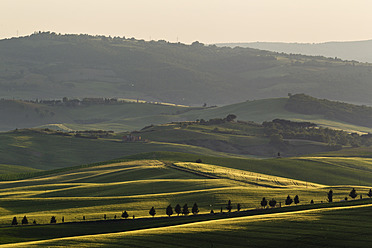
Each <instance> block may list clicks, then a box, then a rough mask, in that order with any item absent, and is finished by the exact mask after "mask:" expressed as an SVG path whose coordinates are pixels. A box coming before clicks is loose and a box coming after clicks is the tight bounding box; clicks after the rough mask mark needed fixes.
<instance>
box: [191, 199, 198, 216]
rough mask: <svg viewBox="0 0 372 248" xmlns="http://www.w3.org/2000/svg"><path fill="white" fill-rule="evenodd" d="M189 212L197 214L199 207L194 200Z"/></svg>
mask: <svg viewBox="0 0 372 248" xmlns="http://www.w3.org/2000/svg"><path fill="white" fill-rule="evenodd" d="M191 212H192V213H193V214H198V213H199V207H198V205H197V204H196V202H195V203H194V205H193V206H192V209H191Z"/></svg>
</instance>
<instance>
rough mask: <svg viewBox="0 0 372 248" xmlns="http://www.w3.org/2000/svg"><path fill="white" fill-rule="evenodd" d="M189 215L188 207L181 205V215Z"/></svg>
mask: <svg viewBox="0 0 372 248" xmlns="http://www.w3.org/2000/svg"><path fill="white" fill-rule="evenodd" d="M189 213H190V211H189V207H188V206H187V203H186V204H185V205H183V207H182V214H183V215H188V214H189Z"/></svg>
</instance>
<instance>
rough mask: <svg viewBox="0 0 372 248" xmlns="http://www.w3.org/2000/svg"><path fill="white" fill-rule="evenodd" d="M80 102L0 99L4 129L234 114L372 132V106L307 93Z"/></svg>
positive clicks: (124, 126)
mask: <svg viewBox="0 0 372 248" xmlns="http://www.w3.org/2000/svg"><path fill="white" fill-rule="evenodd" d="M97 99H98V100H99V99H101V98H96V100H97ZM71 101H72V102H73V101H75V100H71ZM80 103H81V104H79V105H76V104H75V105H73V104H70V103H69V102H67V103H62V100H55V101H46V102H29V101H28V102H26V101H19V100H0V115H1V116H2V117H3V118H1V120H0V130H1V131H8V130H14V129H16V128H30V127H42V128H49V129H55V130H64V131H76V130H112V131H115V132H123V131H134V130H140V129H142V128H143V127H145V126H148V125H151V124H153V125H158V124H165V123H169V122H174V121H176V122H179V121H195V120H197V119H204V120H208V119H213V118H222V117H225V116H227V115H229V114H235V115H236V116H237V117H238V120H241V121H254V122H257V123H262V122H264V121H271V120H273V119H287V120H293V121H309V122H313V123H316V124H318V125H321V126H323V127H330V128H335V129H341V130H347V131H349V132H360V133H368V132H372V121H371V118H372V117H371V116H372V114H371V113H372V110H371V109H372V108H371V107H367V106H358V105H352V104H346V103H340V102H334V101H329V100H321V99H317V98H314V97H310V96H307V95H303V94H295V95H291V96H290V97H289V98H272V99H262V100H255V101H245V102H241V103H236V104H231V105H226V106H221V107H204V108H203V107H187V106H178V105H169V104H161V103H142V102H139V103H137V102H114V103H89V104H84V103H83V101H81V102H80Z"/></svg>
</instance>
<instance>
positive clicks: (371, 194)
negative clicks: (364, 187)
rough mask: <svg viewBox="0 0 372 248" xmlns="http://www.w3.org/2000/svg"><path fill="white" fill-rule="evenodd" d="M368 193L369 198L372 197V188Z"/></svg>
mask: <svg viewBox="0 0 372 248" xmlns="http://www.w3.org/2000/svg"><path fill="white" fill-rule="evenodd" d="M367 195H368V197H369V198H371V197H372V189H370V190H369V192H368V194H367Z"/></svg>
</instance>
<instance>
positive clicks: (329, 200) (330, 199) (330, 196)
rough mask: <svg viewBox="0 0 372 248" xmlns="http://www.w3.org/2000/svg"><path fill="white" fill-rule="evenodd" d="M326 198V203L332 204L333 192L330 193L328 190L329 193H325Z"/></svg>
mask: <svg viewBox="0 0 372 248" xmlns="http://www.w3.org/2000/svg"><path fill="white" fill-rule="evenodd" d="M327 197H328V202H333V191H332V189H330V190H329V192H328V193H327Z"/></svg>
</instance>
